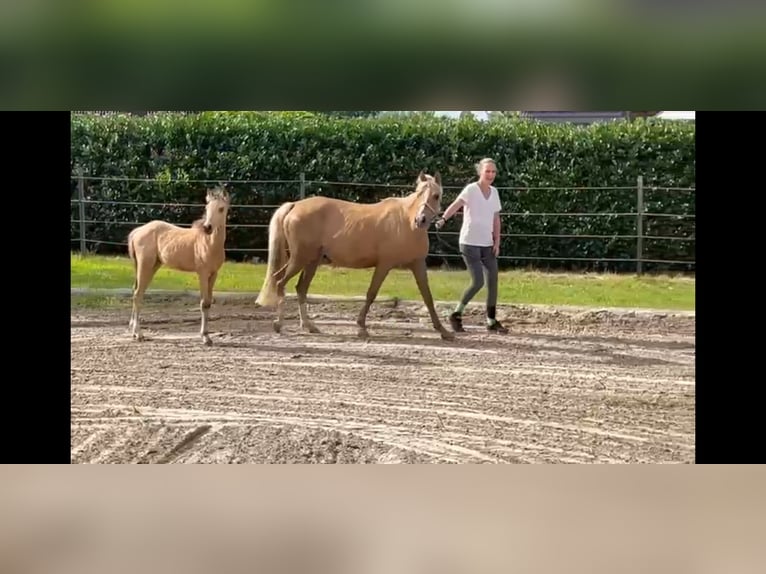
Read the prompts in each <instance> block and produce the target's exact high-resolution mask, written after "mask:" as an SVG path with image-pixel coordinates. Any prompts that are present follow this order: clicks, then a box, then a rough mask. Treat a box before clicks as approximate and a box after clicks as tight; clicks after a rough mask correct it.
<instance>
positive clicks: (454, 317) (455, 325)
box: [449, 313, 465, 333]
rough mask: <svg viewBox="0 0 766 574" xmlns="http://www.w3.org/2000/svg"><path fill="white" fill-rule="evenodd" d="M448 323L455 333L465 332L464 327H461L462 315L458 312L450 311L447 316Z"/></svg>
mask: <svg viewBox="0 0 766 574" xmlns="http://www.w3.org/2000/svg"><path fill="white" fill-rule="evenodd" d="M449 324H450V326H451V327H452V330H453V331H455V333H465V329H463V317H462V316H461V315H460V313H452V314H451V315H450V316H449Z"/></svg>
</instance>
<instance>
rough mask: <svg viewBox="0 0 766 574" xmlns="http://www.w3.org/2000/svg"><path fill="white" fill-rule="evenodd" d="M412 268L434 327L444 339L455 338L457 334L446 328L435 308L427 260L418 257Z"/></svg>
mask: <svg viewBox="0 0 766 574" xmlns="http://www.w3.org/2000/svg"><path fill="white" fill-rule="evenodd" d="M411 269H412V274H413V275H414V276H415V282H416V283H417V285H418V290H419V291H420V296H421V297H422V298H423V302H424V303H425V304H426V307H427V308H428V314H429V315H430V316H431V324H432V325H433V326H434V329H436V330H437V331H439V333H441V336H442V339H446V340H448V341H449V340H452V339H454V338H455V335H454V334H453V333H451V332H450V331H448V330H447V329H445V328H444V325H442V322H441V321H440V320H439V315H437V314H436V309H435V308H434V298H433V296H432V295H431V288H430V287H429V285H428V270H427V269H426V260H425V259H418V260H417V261H416V262H415V263H413V264H412V267H411Z"/></svg>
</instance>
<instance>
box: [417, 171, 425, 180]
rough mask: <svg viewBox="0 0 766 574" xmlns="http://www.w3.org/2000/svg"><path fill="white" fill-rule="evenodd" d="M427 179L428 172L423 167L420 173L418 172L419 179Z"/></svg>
mask: <svg viewBox="0 0 766 574" xmlns="http://www.w3.org/2000/svg"><path fill="white" fill-rule="evenodd" d="M425 180H426V172H425V171H423V170H422V169H421V170H420V173H419V174H418V181H425Z"/></svg>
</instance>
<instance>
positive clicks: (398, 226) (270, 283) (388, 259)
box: [256, 171, 454, 339]
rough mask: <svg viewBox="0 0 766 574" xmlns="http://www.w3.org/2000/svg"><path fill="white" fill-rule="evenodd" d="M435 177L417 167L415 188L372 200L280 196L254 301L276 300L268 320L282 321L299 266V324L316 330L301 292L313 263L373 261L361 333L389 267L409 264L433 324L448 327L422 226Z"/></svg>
mask: <svg viewBox="0 0 766 574" xmlns="http://www.w3.org/2000/svg"><path fill="white" fill-rule="evenodd" d="M441 199H442V187H441V178H440V176H439V173H438V172H437V173H436V175H435V176H430V175H425V174H424V173H423V172H422V171H421V172H420V174H418V178H417V181H416V188H415V191H414V192H413V193H411V194H409V195H407V196H406V197H389V198H386V199H383V200H382V201H379V202H377V203H370V204H359V203H353V202H350V201H344V200H340V199H333V198H328V197H321V196H317V197H308V198H306V199H301V200H300V201H295V202H288V203H284V204H283V205H281V206H280V207H279V209H277V210H276V211H275V212H274V215H272V217H271V221H270V223H269V256H268V265H267V268H266V278H265V280H264V283H263V288H262V289H261V291H260V293H259V294H258V298H257V299H256V304H258V305H262V306H264V307H273V306H275V305H276V307H277V318H276V319H275V320H274V322H273V327H274V330H275V331H276V332H280V330H281V328H282V317H283V314H284V304H285V285H286V284H287V283H288V282H289V281H290V279H292V278H293V277H294V276H295V275H296V274H298V273H300V277H299V278H298V284H297V286H296V291H297V294H298V309H299V316H300V326H301V328H302V329H307V330H308V331H309V332H311V333H318V332H319V330H318V329H317V327H316V325H314V323H313V322H312V321H311V320H310V319H309V317H308V314H307V311H306V295H307V293H308V290H309V285H310V284H311V280H312V279H313V278H314V274H315V273H316V270H317V267H318V266H319V265H320V264H322V263H325V262H329V263H330V265H333V266H335V267H346V268H352V269H368V268H370V267H374V268H375V271H374V272H373V275H372V281H371V282H370V286H369V288H368V289H367V299H366V301H365V303H364V305H363V306H362V309H361V311H360V312H359V316H358V317H357V320H356V324H357V325H358V326H359V336H360V337H367V336H368V334H367V327H366V318H367V312H368V311H369V309H370V306H371V305H372V303H373V301H375V298H376V297H377V294H378V290H379V289H380V286H381V285H382V283H383V281H384V279H385V278H386V276H387V275H388V272H389V271H390V270H391V269H394V268H407V269H410V270H411V271H412V273H413V275H414V276H415V281H416V283H417V286H418V289H419V291H420V295H421V296H422V297H423V302H424V303H425V304H426V307H428V313H429V314H430V316H431V323H432V324H433V327H434V329H436V330H437V331H439V332H440V333H441V336H442V338H443V339H452V338H453V337H454V335H453V334H452V333H451V332H450V331H447V330H446V329H445V328H444V326H443V325H442V323H441V321H439V316H438V315H437V314H436V310H435V309H434V302H433V297H432V295H431V289H430V287H429V285H428V275H427V272H426V255H427V254H428V226H429V225H430V224H431V222H432V221H433V219H434V218H435V217H436V215H438V214H439V212H440V210H441Z"/></svg>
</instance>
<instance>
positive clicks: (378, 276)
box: [356, 265, 391, 337]
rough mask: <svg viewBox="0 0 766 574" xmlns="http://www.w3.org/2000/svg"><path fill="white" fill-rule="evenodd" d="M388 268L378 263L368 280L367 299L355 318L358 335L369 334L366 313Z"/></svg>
mask: <svg viewBox="0 0 766 574" xmlns="http://www.w3.org/2000/svg"><path fill="white" fill-rule="evenodd" d="M390 269H391V268H390V267H388V266H381V265H378V266H377V267H376V268H375V271H374V272H373V274H372V281H370V286H369V287H368V289H367V299H366V300H365V302H364V305H363V306H362V309H361V310H360V311H359V316H358V317H357V318H356V324H357V325H359V331H358V335H359V336H360V337H368V336H369V334H368V333H367V313H368V312H369V311H370V307H371V306H372V303H373V301H375V298H376V297H377V296H378V291H380V286H381V285H383V281H384V280H385V279H386V277H387V276H388V272H389V271H390Z"/></svg>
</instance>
